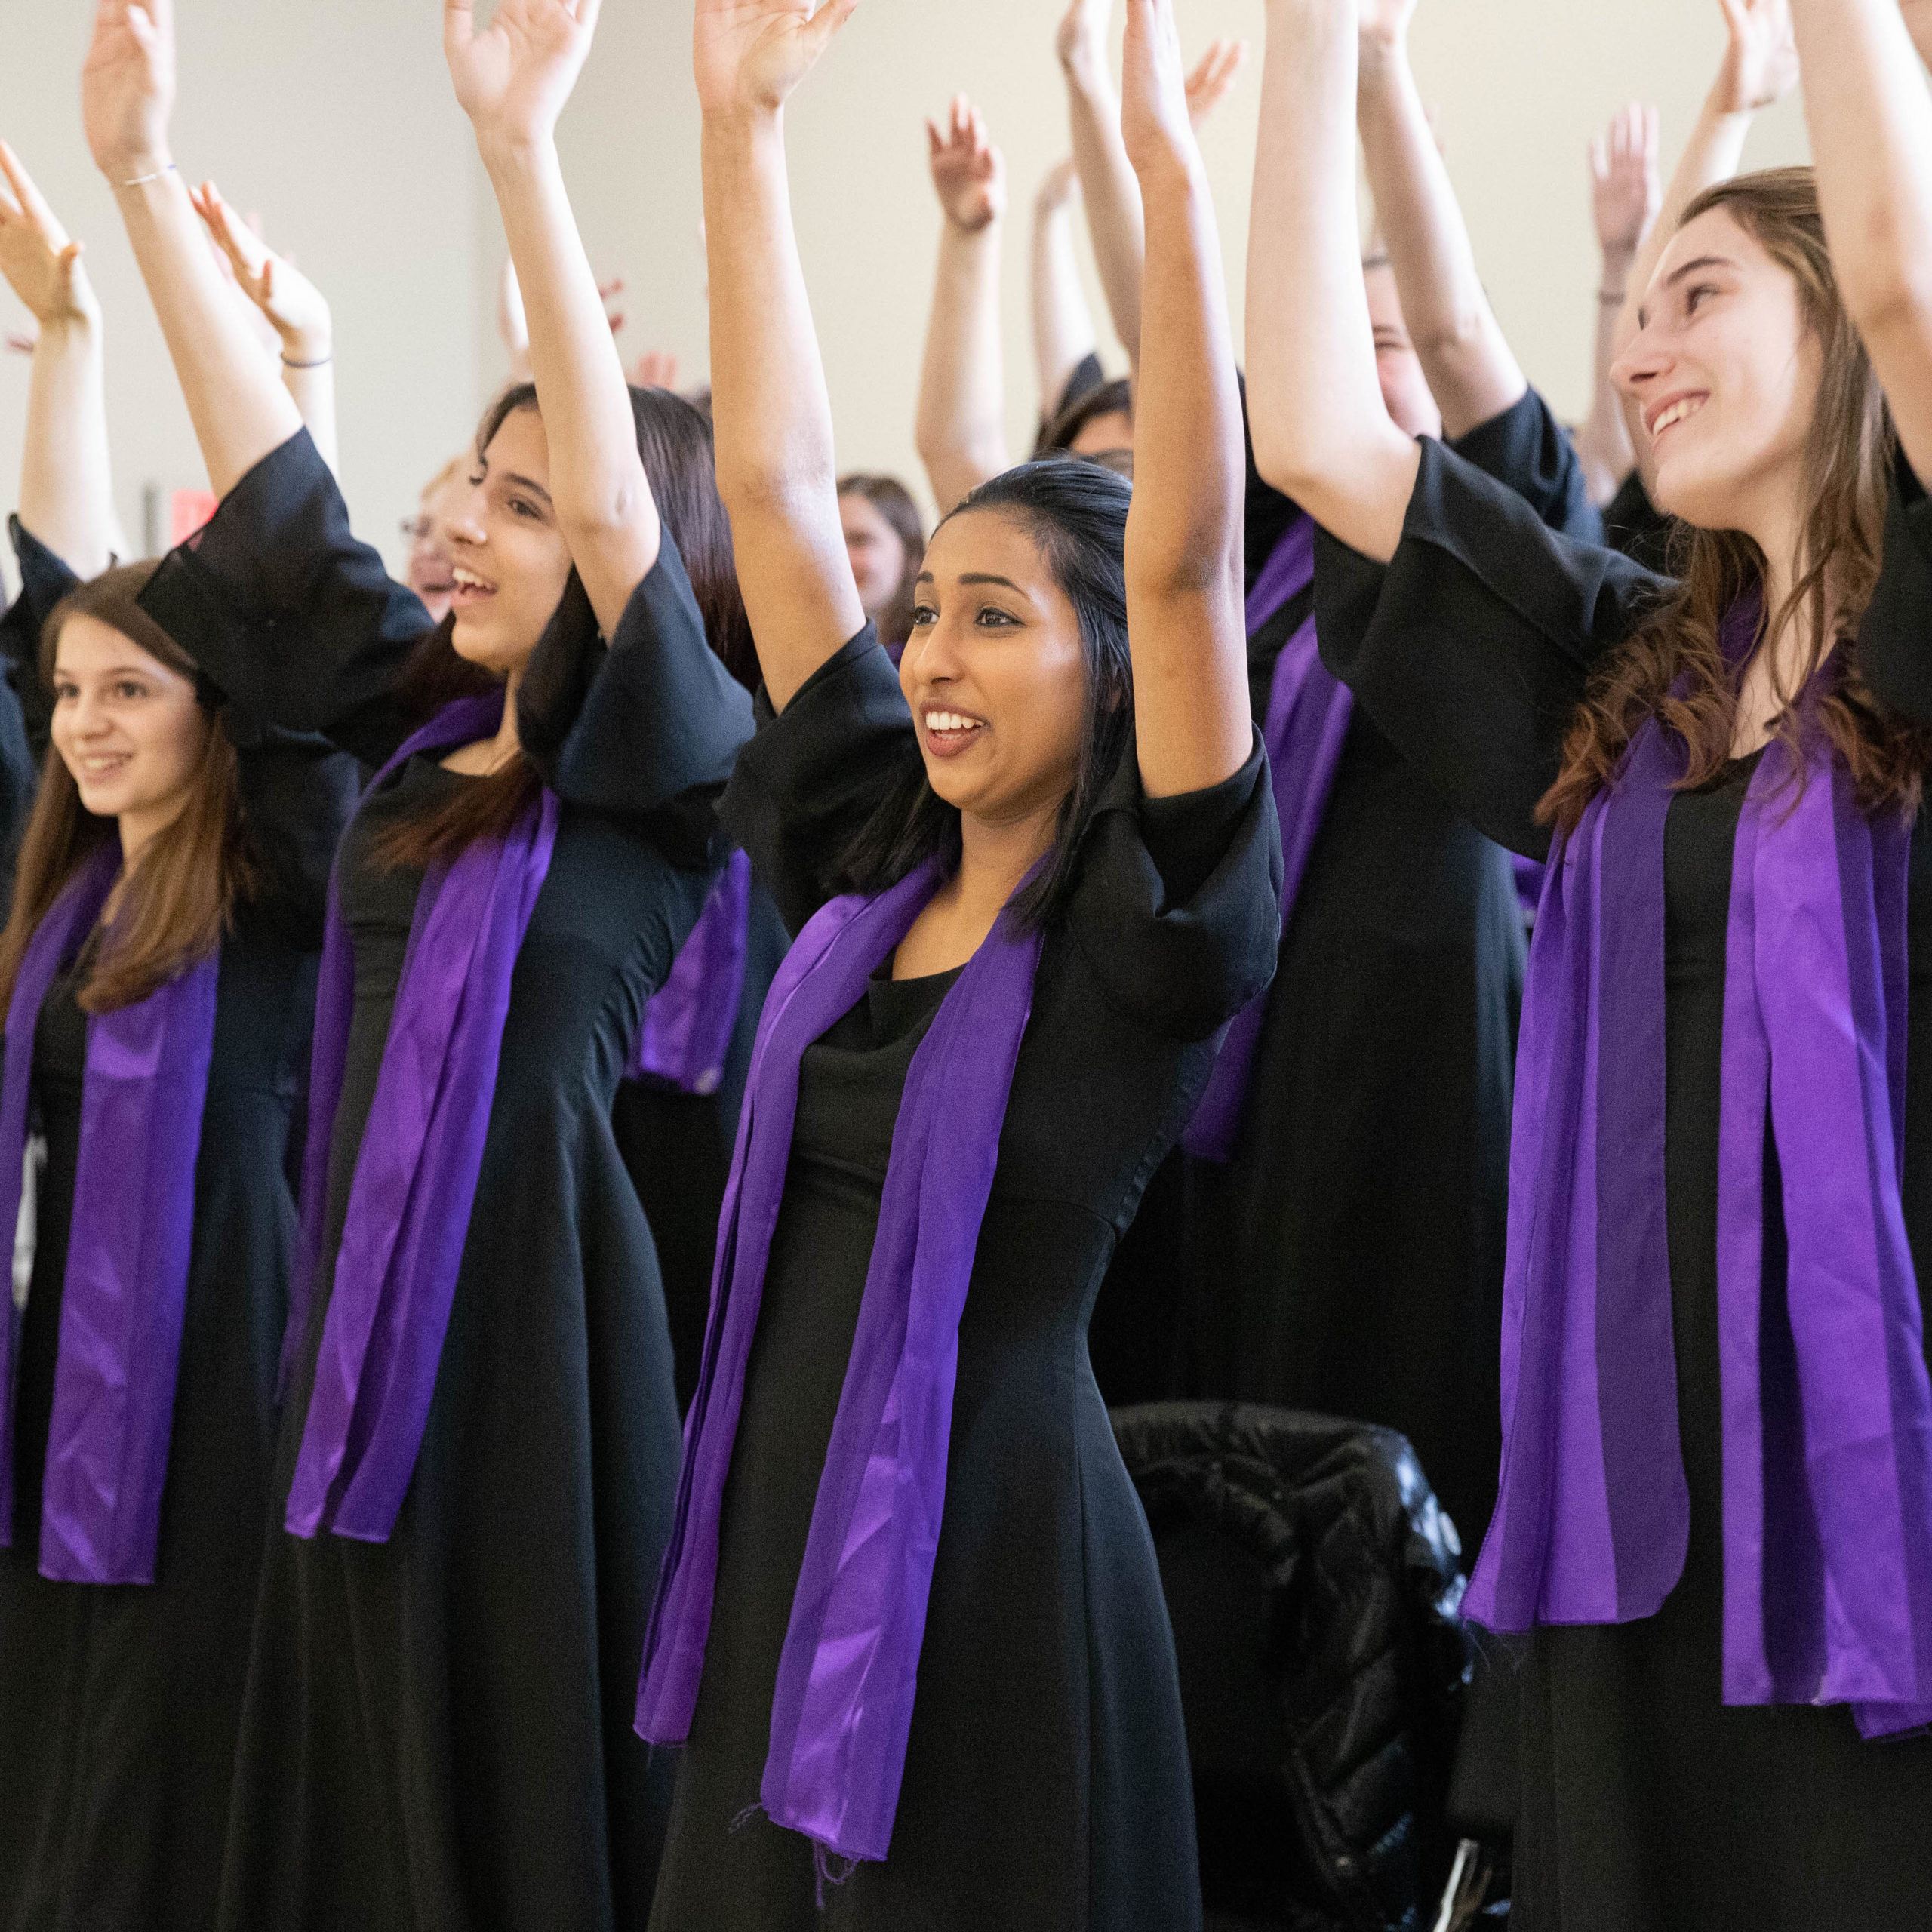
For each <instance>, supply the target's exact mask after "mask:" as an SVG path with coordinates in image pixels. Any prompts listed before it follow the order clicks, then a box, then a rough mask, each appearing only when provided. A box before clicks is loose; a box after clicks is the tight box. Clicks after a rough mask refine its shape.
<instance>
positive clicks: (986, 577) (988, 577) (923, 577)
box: [912, 571, 1026, 597]
mask: <svg viewBox="0 0 1932 1932" xmlns="http://www.w3.org/2000/svg"><path fill="white" fill-rule="evenodd" d="M912 581H913V583H914V584H915V586H916V585H918V584H921V583H934V584H936V583H938V581H939V580H938V578H937V577H934V575H933V574H932V572H931V571H921V572H920V573H919V574H918V576H917V577H915V578H914V579H913V580H912ZM959 581H960V582H961V583H996V584H998V586H1000V587H1001V589H1004V590H1010V591H1011V592H1013V594H1014V596H1016V597H1024V596H1026V592H1025V591H1023V590H1022V589H1020V586H1019V585H1018V584H1017V583H1014V580H1012V578H1011V577H995V575H994V574H993V573H992V571H968V572H967V573H966V574H965V575H964V577H961V579H960V580H959Z"/></svg>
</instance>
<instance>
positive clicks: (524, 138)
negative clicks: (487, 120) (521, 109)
mask: <svg viewBox="0 0 1932 1932" xmlns="http://www.w3.org/2000/svg"><path fill="white" fill-rule="evenodd" d="M476 152H477V153H478V155H480V156H481V158H482V162H483V166H484V169H485V172H486V173H488V174H489V175H490V177H491V179H492V180H494V179H495V178H496V177H497V176H499V175H500V174H527V173H528V172H529V171H531V169H532V168H535V167H537V166H538V165H540V164H541V163H542V162H543V161H544V160H545V159H546V158H547V157H548V156H549V155H552V154H554V153H555V152H556V142H555V139H554V137H552V133H551V131H550V130H549V128H481V127H479V128H478V129H477V130H476Z"/></svg>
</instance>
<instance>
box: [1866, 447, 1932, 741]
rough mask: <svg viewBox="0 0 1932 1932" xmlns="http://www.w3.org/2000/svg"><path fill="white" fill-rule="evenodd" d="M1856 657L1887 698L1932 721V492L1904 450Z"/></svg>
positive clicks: (1901, 710) (1930, 724)
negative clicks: (1931, 493) (1930, 495)
mask: <svg viewBox="0 0 1932 1932" xmlns="http://www.w3.org/2000/svg"><path fill="white" fill-rule="evenodd" d="M1858 661H1859V667H1860V670H1861V671H1862V672H1863V673H1864V676H1865V681H1866V683H1867V684H1868V685H1869V686H1870V687H1871V689H1872V696H1873V697H1875V698H1877V699H1878V702H1879V703H1881V704H1882V705H1884V706H1885V707H1886V708H1887V709H1888V710H1890V711H1894V712H1897V713H1898V715H1900V716H1901V717H1903V718H1910V719H1911V720H1912V722H1913V723H1914V724H1921V725H1924V726H1925V727H1927V728H1928V729H1932V500H1928V499H1927V496H1926V494H1925V492H1924V489H1923V488H1921V487H1920V485H1919V481H1918V478H1917V477H1916V476H1915V475H1913V474H1912V466H1911V465H1910V464H1909V463H1907V462H1906V460H1905V458H1904V457H1903V456H1901V457H1900V458H1899V460H1898V463H1897V468H1896V469H1895V470H1894V474H1893V479H1892V497H1891V501H1890V503H1889V504H1888V505H1887V508H1886V512H1885V540H1884V554H1883V556H1882V558H1881V562H1880V565H1879V571H1878V587H1877V589H1875V590H1874V591H1873V592H1872V601H1871V602H1870V603H1869V604H1868V605H1866V607H1865V615H1864V617H1863V620H1862V621H1861V622H1860V625H1859V629H1858Z"/></svg>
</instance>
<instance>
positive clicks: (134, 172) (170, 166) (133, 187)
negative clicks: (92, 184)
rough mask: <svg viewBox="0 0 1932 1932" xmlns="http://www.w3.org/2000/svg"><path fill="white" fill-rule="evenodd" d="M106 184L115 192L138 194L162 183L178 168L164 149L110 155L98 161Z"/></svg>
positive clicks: (163, 184) (160, 185) (171, 156)
mask: <svg viewBox="0 0 1932 1932" xmlns="http://www.w3.org/2000/svg"><path fill="white" fill-rule="evenodd" d="M100 171H101V173H102V174H104V175H105V176H106V177H107V185H108V186H109V187H110V188H112V189H113V190H114V192H115V193H116V194H138V193H140V192H142V191H143V190H144V189H149V188H158V187H162V186H165V185H166V183H167V182H168V180H169V178H170V177H171V176H173V175H175V174H178V173H179V172H180V170H179V169H178V168H177V167H176V166H175V165H174V156H173V155H171V154H170V153H169V152H168V150H167V149H165V148H161V149H152V150H150V151H149V152H143V153H137V154H115V155H108V156H107V157H106V159H104V160H103V162H101V164H100Z"/></svg>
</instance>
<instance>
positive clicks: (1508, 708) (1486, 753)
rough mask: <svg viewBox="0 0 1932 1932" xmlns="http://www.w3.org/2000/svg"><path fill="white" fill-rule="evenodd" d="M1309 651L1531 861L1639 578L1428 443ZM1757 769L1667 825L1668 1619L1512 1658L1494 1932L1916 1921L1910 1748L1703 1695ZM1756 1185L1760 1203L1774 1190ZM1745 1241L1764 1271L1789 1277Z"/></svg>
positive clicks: (1911, 1102) (1916, 1816)
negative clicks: (1671, 1401)
mask: <svg viewBox="0 0 1932 1932" xmlns="http://www.w3.org/2000/svg"><path fill="white" fill-rule="evenodd" d="M1316 586H1317V590H1318V595H1319V597H1320V600H1321V626H1322V629H1321V638H1322V647H1323V650H1324V654H1325V655H1326V656H1327V657H1328V659H1329V661H1330V663H1331V666H1332V667H1333V668H1334V669H1335V670H1336V671H1337V673H1338V674H1340V675H1343V676H1345V677H1346V678H1349V680H1350V681H1351V682H1352V684H1353V685H1355V690H1356V692H1357V694H1358V697H1360V698H1361V702H1362V703H1363V705H1364V707H1365V708H1367V709H1370V710H1371V711H1373V712H1374V714H1375V715H1376V716H1377V718H1378V720H1379V721H1380V722H1381V723H1382V724H1383V726H1384V728H1386V729H1387V730H1388V731H1389V733H1390V734H1391V735H1392V737H1394V738H1395V740H1397V742H1398V743H1401V744H1402V745H1404V746H1405V747H1406V748H1407V749H1408V750H1409V752H1410V754H1411V756H1412V757H1413V758H1414V759H1415V760H1416V761H1417V763H1418V764H1421V765H1423V766H1424V767H1425V768H1426V769H1427V770H1428V771H1429V774H1430V775H1431V777H1432V778H1433V779H1435V780H1436V782H1438V783H1440V784H1441V785H1442V786H1443V787H1444V790H1445V792H1447V794H1448V795H1451V796H1452V797H1454V798H1458V799H1460V801H1461V802H1462V804H1463V807H1464V808H1465V809H1466V811H1468V812H1469V814H1470V815H1471V817H1472V818H1473V819H1474V820H1475V821H1476V822H1477V823H1479V824H1481V825H1482V826H1484V828H1485V829H1487V830H1488V831H1490V832H1492V833H1493V834H1494V835H1495V836H1496V837H1497V838H1499V839H1501V840H1503V841H1506V843H1508V844H1510V845H1511V846H1512V848H1514V849H1515V850H1517V851H1521V852H1524V853H1525V854H1528V855H1530V856H1531V857H1542V856H1543V854H1544V852H1545V851H1546V850H1547V848H1548V842H1549V834H1548V832H1546V830H1545V829H1542V828H1540V827H1538V826H1537V825H1536V824H1535V823H1534V817H1533V814H1534V808H1535V803H1536V801H1537V798H1539V797H1540V795H1541V794H1542V792H1543V790H1544V789H1546V786H1548V784H1549V782H1550V781H1551V780H1552V778H1553V777H1554V776H1555V772H1556V770H1557V764H1558V760H1557V749H1558V745H1559V743H1560V741H1561V736H1562V733H1563V731H1564V728H1565V727H1566V726H1567V723H1568V721H1569V720H1570V718H1571V715H1572V714H1573V713H1574V709H1575V706H1576V704H1577V700H1578V697H1579V696H1580V694H1581V691H1582V690H1583V680H1584V678H1585V675H1586V671H1587V669H1588V667H1589V665H1590V664H1591V663H1592V662H1593V661H1594V660H1595V659H1596V658H1597V657H1598V655H1599V654H1601V652H1602V651H1604V650H1605V649H1607V648H1609V647H1610V646H1611V645H1614V644H1616V643H1617V642H1618V641H1620V640H1621V639H1622V638H1624V637H1625V636H1626V635H1629V632H1630V631H1631V629H1632V628H1633V626H1634V625H1635V622H1636V621H1637V620H1638V618H1639V617H1640V616H1641V614H1642V612H1643V611H1644V609H1645V608H1647V605H1649V604H1650V603H1651V601H1652V600H1653V599H1654V598H1655V597H1656V595H1657V594H1658V592H1659V590H1660V583H1659V581H1658V580H1657V579H1655V578H1654V577H1651V576H1650V575H1648V574H1647V573H1646V572H1644V571H1642V570H1641V569H1640V568H1638V567H1636V566H1635V565H1632V564H1631V563H1630V562H1629V561H1627V560H1626V559H1625V558H1623V557H1622V556H1621V555H1616V554H1614V553H1611V552H1606V551H1604V550H1601V549H1594V548H1592V547H1589V546H1581V545H1569V544H1566V543H1563V542H1562V541H1561V540H1559V539H1557V538H1555V537H1551V536H1550V535H1549V534H1548V533H1547V532H1546V531H1543V529H1542V528H1540V526H1539V525H1537V522H1536V521H1535V519H1534V517H1533V516H1532V515H1530V514H1529V513H1528V512H1527V511H1526V510H1525V509H1524V507H1523V506H1522V505H1521V504H1520V503H1517V502H1515V500H1512V499H1511V498H1510V497H1509V496H1508V495H1507V494H1506V493H1505V492H1503V491H1500V490H1498V489H1497V488H1496V486H1495V485H1494V484H1493V483H1491V482H1490V481H1488V480H1487V478H1483V477H1481V476H1478V475H1476V474H1475V472H1473V471H1472V470H1471V469H1469V467H1468V466H1466V465H1465V464H1462V463H1458V462H1457V460H1456V459H1455V458H1454V457H1451V456H1450V455H1448V454H1445V453H1444V451H1442V450H1441V448H1440V446H1439V445H1433V444H1426V445H1424V454H1423V466H1422V472H1421V474H1420V477H1419V478H1418V479H1417V485H1416V490H1415V494H1414V497H1413V499H1412V500H1411V503H1410V506H1409V512H1408V518H1407V525H1406V528H1405V531H1404V537H1403V540H1402V543H1401V547H1400V549H1398V552H1397V553H1396V555H1395V558H1394V560H1393V561H1392V563H1391V564H1390V565H1389V566H1388V567H1387V568H1386V569H1383V568H1380V567H1377V566H1376V565H1372V564H1371V563H1369V562H1367V561H1366V560H1365V559H1364V558H1361V557H1359V556H1358V555H1355V553H1354V552H1352V551H1349V550H1346V549H1344V548H1343V546H1340V545H1339V544H1337V543H1334V542H1333V541H1332V540H1329V539H1328V538H1327V537H1323V538H1322V539H1321V544H1320V547H1319V550H1318V568H1317V580H1316ZM1928 638H1932V509H1928V507H1927V505H1926V503H1924V500H1923V499H1922V497H1921V495H1920V493H1919V491H1918V488H1917V486H1916V485H1915V484H1914V483H1913V482H1912V481H1911V479H1910V478H1909V475H1901V478H1900V486H1899V493H1898V496H1897V499H1896V500H1895V501H1894V506H1893V509H1892V514H1891V518H1890V525H1889V527H1888V529H1887V536H1886V549H1885V558H1884V577H1883V579H1882V580H1881V584H1880V587H1879V591H1878V595H1877V596H1876V597H1875V599H1874V601H1873V604H1872V608H1871V609H1870V610H1869V612H1868V614H1867V615H1866V620H1865V623H1864V626H1863V631H1862V633H1861V637H1860V657H1861V661H1862V663H1863V669H1864V671H1865V674H1866V677H1867V678H1868V679H1869V681H1870V682H1871V684H1872V687H1873V688H1874V690H1875V691H1876V692H1877V693H1878V695H1879V696H1880V697H1881V700H1883V701H1884V702H1885V703H1888V704H1890V705H1892V706H1894V708H1895V709H1898V710H1900V711H1902V712H1905V713H1906V715H1910V716H1912V717H1914V718H1917V719H1918V720H1920V721H1925V722H1932V688H1928V682H1927V677H1926V672H1925V664H1926V660H1927V656H1928V653H1927V640H1928ZM1750 763H1751V761H1740V763H1738V764H1734V765H1733V766H1731V767H1730V768H1727V770H1726V771H1724V773H1723V774H1721V777H1719V779H1718V780H1717V781H1716V782H1715V783H1714V784H1713V785H1712V786H1710V787H1709V788H1707V789H1706V790H1705V791H1704V792H1700V793H1694V794H1685V795H1680V796H1679V797H1678V798H1677V799H1676V800H1675V801H1674V802H1673V803H1672V806H1671V809H1670V813H1669V817H1668V819H1667V820H1666V833H1665V854H1664V866H1665V878H1664V886H1665V895H1666V933H1665V974H1666V988H1665V998H1666V1103H1665V1147H1666V1152H1665V1164H1666V1174H1665V1180H1666V1195H1667V1219H1668V1237H1669V1257H1670V1272H1671V1296H1672V1320H1673V1325H1674V1329H1675V1342H1676V1360H1677V1381H1678V1427H1679V1429H1680V1432H1681V1441H1682V1446H1683V1456H1684V1471H1685V1475H1686V1477H1687V1481H1688V1484H1689V1487H1690V1524H1691V1528H1690V1551H1689V1555H1688V1558H1687V1561H1686V1563H1685V1566H1684V1575H1683V1577H1682V1579H1681V1581H1680V1582H1679V1583H1678V1586H1677V1587H1676V1589H1675V1590H1674V1591H1673V1592H1672V1593H1671V1595H1670V1596H1669V1598H1668V1599H1667V1600H1666V1602H1665V1604H1664V1606H1663V1609H1662V1610H1661V1611H1660V1612H1659V1613H1658V1614H1657V1615H1656V1616H1655V1617H1651V1618H1649V1619H1647V1620H1643V1621H1640V1622H1637V1623H1626V1624H1620V1625H1614V1626H1591V1627H1585V1628H1566V1629H1541V1630H1538V1631H1537V1632H1534V1635H1532V1636H1531V1638H1530V1639H1529V1640H1528V1641H1527V1644H1521V1643H1520V1642H1518V1643H1515V1644H1512V1645H1511V1646H1510V1647H1511V1648H1512V1649H1513V1650H1515V1651H1517V1652H1518V1654H1521V1655H1522V1657H1523V1658H1524V1662H1523V1664H1522V1669H1521V1679H1522V1734H1521V1764H1522V1781H1523V1792H1522V1810H1521V1818H1520V1820H1519V1823H1518V1829H1517V1835H1516V1842H1515V1872H1516V1890H1515V1912H1514V1915H1512V1921H1511V1922H1512V1924H1515V1925H1519V1926H1521V1927H1525V1928H1527V1932H1628V1928H1630V1927H1644V1928H1646V1932H1651V1928H1679V1927H1681V1928H1683V1932H1693V1928H1695V1929H1696V1932H1708V1929H1709V1928H1710V1927H1718V1926H1724V1927H1728V1926H1739V1927H1744V1926H1749V1927H1752V1932H1828V1929H1829V1932H1839V1929H1840V1928H1847V1927H1860V1928H1863V1927H1866V1926H1871V1927H1881V1926H1882V1927H1892V1926H1901V1927H1902V1926H1906V1925H1915V1926H1916V1925H1923V1924H1932V1836H1928V1835H1927V1832H1926V1830H1925V1820H1926V1819H1927V1817H1932V1739H1928V1738H1925V1737H1918V1738H1914V1739H1909V1740H1903V1741H1900V1742H1896V1743H1863V1742H1862V1741H1861V1740H1860V1738H1859V1737H1858V1734H1857V1728H1856V1726H1855V1724H1854V1721H1853V1719H1852V1717H1851V1715H1850V1712H1847V1711H1845V1710H1844V1709H1812V1708H1808V1707H1793V1706H1771V1707H1758V1708H1747V1709H1725V1708H1724V1706H1722V1704H1721V1701H1720V1699H1721V1691H1720V1659H1721V1616H1722V1607H1723V1574H1722V1544H1721V1507H1722V1505H1721V1497H1722V1468H1723V1444H1722V1438H1721V1426H1720V1417H1721V1401H1720V1381H1719V1368H1718V1329H1717V1322H1718V1298H1717V1297H1718V1290H1717V1174H1718V1109H1719V1094H1720V1072H1721V1056H1722V1044H1723V1009H1724V952H1725V944H1726V937H1727V930H1726V929H1727V921H1728V916H1729V909H1730V878H1731V848H1732V845H1733V843H1734V839H1735V836H1736V832H1737V820H1738V814H1739V812H1740V808H1741V807H1742V804H1743V798H1744V793H1745V789H1746V784H1747V783H1748V780H1749V770H1750ZM1909 920H1910V931H1909V948H1910V958H1911V961H1912V1001H1911V1017H1910V1041H1909V1078H1908V1083H1907V1086H1908V1096H1909V1097H1908V1103H1907V1105H1908V1111H1907V1116H1906V1183H1905V1209H1906V1227H1907V1229H1908V1231H1909V1234H1910V1236H1911V1240H1912V1251H1913V1255H1914V1257H1915V1263H1916V1264H1917V1266H1918V1270H1919V1272H1920V1278H1921V1281H1922V1280H1923V1279H1924V1271H1925V1270H1926V1269H1927V1267H1928V1266H1932V1115H1928V1113H1927V1106H1928V1104H1929V1103H1928V1101H1927V1084H1928V1083H1932V986H1929V985H1927V974H1928V972H1932V851H1928V848H1927V842H1926V840H1925V838H1924V821H1923V820H1922V819H1921V822H1920V826H1919V828H1918V832H1917V833H1916V834H1915V837H1914V839H1913V844H1912V878H1911V888H1910V900H1909ZM1767 1198H1770V1199H1773V1200H1775V1199H1776V1198H1777V1190H1776V1188H1775V1186H1770V1187H1768V1188H1767ZM1782 1255H1783V1247H1782V1237H1781V1234H1780V1231H1779V1229H1777V1224H1776V1223H1775V1220H1774V1221H1773V1222H1772V1223H1770V1226H1768V1227H1767V1248H1766V1266H1767V1269H1768V1270H1770V1271H1773V1272H1776V1271H1777V1270H1779V1269H1781V1268H1782V1265H1783V1261H1782Z"/></svg>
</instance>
